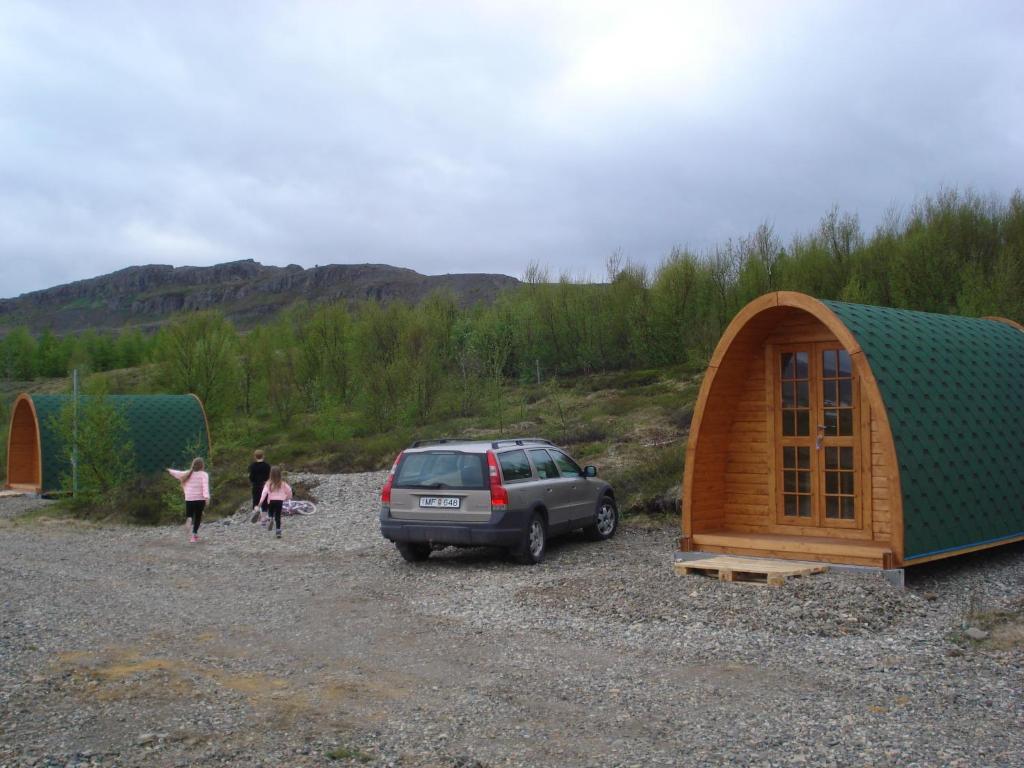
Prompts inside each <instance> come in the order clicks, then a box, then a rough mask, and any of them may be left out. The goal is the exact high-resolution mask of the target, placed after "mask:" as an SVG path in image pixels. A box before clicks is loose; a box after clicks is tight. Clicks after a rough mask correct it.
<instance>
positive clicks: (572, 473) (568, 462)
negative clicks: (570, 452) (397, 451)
mask: <svg viewBox="0 0 1024 768" xmlns="http://www.w3.org/2000/svg"><path fill="white" fill-rule="evenodd" d="M548 453H550V454H551V457H552V458H553V459H554V460H555V464H557V465H558V474H560V475H561V476H562V477H583V470H582V469H580V465H579V464H577V463H576V462H575V461H573V460H572V459H570V458H569V457H568V456H566V455H565V454H564V453H562V452H561V451H548Z"/></svg>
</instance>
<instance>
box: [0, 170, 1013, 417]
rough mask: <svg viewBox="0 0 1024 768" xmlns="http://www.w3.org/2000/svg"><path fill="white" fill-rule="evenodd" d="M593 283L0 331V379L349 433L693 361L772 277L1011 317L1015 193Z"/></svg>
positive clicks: (784, 283) (840, 224) (762, 232)
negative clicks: (268, 314) (595, 376)
mask: <svg viewBox="0 0 1024 768" xmlns="http://www.w3.org/2000/svg"><path fill="white" fill-rule="evenodd" d="M606 268H607V275H606V280H607V282H601V283H595V282H591V281H590V280H589V279H585V277H584V276H573V275H569V274H562V275H560V276H558V277H555V276H553V275H551V274H549V272H548V271H547V270H546V269H545V268H544V267H542V266H541V265H539V264H533V265H531V266H530V267H529V268H528V269H527V270H526V273H525V274H524V276H523V285H521V286H519V287H517V288H516V289H513V290H510V291H507V292H505V293H503V294H502V295H500V296H499V297H498V299H497V300H496V301H495V302H494V303H493V304H491V305H489V306H476V307H471V308H464V307H460V306H459V305H458V303H457V301H456V300H455V298H454V297H453V296H451V295H446V294H436V295H433V296H431V297H429V298H428V299H427V300H425V301H423V302H421V303H420V304H418V305H416V306H409V305H407V304H403V303H400V302H395V303H390V304H387V305H382V304H380V303H377V302H365V303H363V304H359V305H357V306H354V307H353V306H348V305H345V304H320V305H307V304H299V305H296V306H293V307H292V308H290V309H288V310H286V311H284V312H282V313H281V314H279V315H277V316H276V317H274V318H273V319H271V320H269V321H268V322H266V323H264V324H262V325H260V326H258V327H256V328H254V329H253V330H251V331H249V332H246V333H240V332H238V330H237V329H236V328H235V327H234V326H233V324H232V323H231V322H230V321H229V320H228V319H227V318H225V317H224V316H223V315H221V314H220V313H218V312H216V311H207V312H197V313H191V314H184V315H180V316H178V317H176V318H174V319H173V320H172V321H171V322H170V323H169V324H168V325H167V326H165V327H164V328H163V329H161V330H160V331H159V332H157V333H156V334H155V335H152V336H143V335H142V334H140V333H138V332H136V331H126V332H123V333H120V334H116V335H103V334H98V333H91V332H88V333H85V334H81V335H79V336H68V337H62V338H58V337H55V336H53V335H52V334H49V333H44V334H43V335H42V336H40V337H39V338H34V337H33V336H32V335H31V334H29V333H28V331H27V330H25V329H18V330H15V331H13V332H11V333H9V334H8V335H7V336H6V337H5V338H4V339H3V341H2V343H0V375H2V376H3V377H5V378H11V379H29V378H32V377H34V376H58V375H66V373H67V372H68V370H69V368H71V367H74V366H76V365H77V366H80V367H84V368H86V369H87V370H92V371H103V370H109V369H111V368H115V367H126V366H135V365H140V364H142V363H151V364H152V366H151V368H152V370H153V378H152V380H151V382H150V384H149V385H150V386H152V387H154V388H159V389H162V390H163V391H176V392H195V393H196V394H197V395H199V396H200V397H201V398H202V399H203V401H204V402H205V403H206V405H207V408H208V410H209V412H210V413H211V417H212V418H214V419H220V418H231V417H233V416H257V417H263V416H266V415H268V414H269V415H271V416H272V417H274V418H279V419H282V420H287V419H289V418H290V417H292V416H293V415H295V414H297V413H329V412H332V411H339V412H340V411H347V412H352V411H358V412H360V413H362V414H363V416H364V420H365V424H364V428H365V430H366V431H367V432H371V431H374V430H378V431H380V430H385V429H387V428H389V427H391V426H394V425H398V424H408V425H416V424H424V423H428V422H430V421H433V420H441V419H445V418H450V417H456V416H468V415H474V414H481V413H485V412H486V413H492V414H493V415H494V419H495V421H496V426H498V427H501V426H502V422H503V421H504V419H505V418H506V415H505V413H504V410H503V409H504V404H503V401H502V392H503V390H504V387H505V384H506V383H507V382H509V381H520V382H529V381H534V380H537V379H538V378H539V379H541V380H548V379H550V378H552V377H571V376H575V375H580V374H588V373H593V372H600V371H612V370H626V369H642V368H649V367H664V366H676V365H689V366H692V367H695V368H697V367H701V366H702V365H703V364H704V363H705V362H706V361H707V359H708V357H709V356H710V354H711V352H712V351H713V349H714V346H715V344H716V342H717V340H718V338H719V336H720V335H721V333H722V331H723V330H724V328H725V326H726V325H727V324H728V322H729V320H731V318H732V317H733V316H734V315H735V313H736V312H737V311H738V310H739V309H740V308H741V307H742V306H743V305H744V304H746V303H747V302H748V301H750V300H751V299H753V298H755V297H757V296H759V295H761V294H763V293H765V292H767V291H772V290H795V291H802V292H805V293H809V294H811V295H814V296H817V297H819V298H823V299H841V300H846V301H853V302H858V303H867V304H878V305H883V306H894V307H904V308H909V309H918V310H924V311H931V312H943V313H960V314H966V315H974V316H978V315H1002V316H1005V317H1009V318H1012V319H1014V320H1018V321H1021V320H1024V198H1022V196H1021V194H1020V192H1017V193H1015V194H1014V195H1012V196H1011V197H1010V199H1009V200H1007V201H999V200H995V199H991V198H985V197H982V196H980V195H977V194H975V193H973V192H970V191H968V192H961V191H957V190H945V191H942V192H940V193H938V194H937V195H934V196H931V197H927V198H925V199H923V200H921V201H920V202H918V203H917V204H916V205H914V206H913V207H912V208H911V209H910V210H909V211H908V212H907V213H906V214H903V215H900V214H898V213H896V212H892V213H890V214H889V215H887V217H886V218H885V220H884V221H883V223H882V224H881V225H879V226H878V227H877V228H876V229H875V231H874V232H873V233H871V234H869V235H868V234H865V233H864V232H863V231H862V229H861V226H860V222H859V220H858V218H857V216H856V215H853V214H849V213H844V212H841V211H839V210H838V209H837V208H833V209H832V210H831V211H829V212H828V213H826V214H825V216H823V217H822V219H821V221H820V223H819V225H818V227H817V228H816V229H815V230H814V231H812V232H810V233H807V234H804V235H800V236H797V237H795V238H793V239H792V240H791V241H790V242H789V243H783V241H782V239H781V238H780V237H779V235H778V234H777V233H776V232H775V230H774V228H773V226H772V225H771V224H770V223H767V222H766V223H763V224H762V225H760V226H759V227H757V228H756V230H755V231H754V232H753V233H751V234H750V235H748V236H746V237H741V238H739V239H736V240H730V241H727V242H725V243H723V244H720V245H718V246H716V247H714V248H712V249H710V250H709V251H708V252H705V253H699V254H698V253H693V252H691V251H688V250H686V249H681V248H679V249H675V250H673V251H672V252H671V253H670V254H668V255H667V256H666V257H665V258H664V259H663V260H662V262H661V263H660V264H659V265H658V266H657V267H656V268H653V269H648V268H646V267H644V266H642V265H639V264H636V263H633V262H631V261H630V260H628V259H625V258H623V257H621V256H620V255H618V254H616V255H613V256H612V257H611V258H609V260H608V262H607V265H606Z"/></svg>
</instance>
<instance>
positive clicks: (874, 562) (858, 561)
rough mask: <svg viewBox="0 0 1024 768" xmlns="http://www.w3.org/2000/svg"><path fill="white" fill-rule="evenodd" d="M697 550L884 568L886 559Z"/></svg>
mask: <svg viewBox="0 0 1024 768" xmlns="http://www.w3.org/2000/svg"><path fill="white" fill-rule="evenodd" d="M694 550H695V551H700V552H709V553H722V554H730V555H750V556H751V557H775V558H779V559H780V560H801V561H806V560H807V559H808V558H810V557H813V558H816V559H818V560H822V561H823V562H829V563H839V564H843V565H865V566H869V567H872V568H882V567H883V565H884V563H885V560H884V557H855V556H852V555H844V556H842V557H838V556H834V555H829V556H823V555H821V556H819V555H817V554H815V553H813V552H783V551H781V550H772V549H747V550H745V549H737V548H735V547H715V546H709V545H702V546H700V547H694Z"/></svg>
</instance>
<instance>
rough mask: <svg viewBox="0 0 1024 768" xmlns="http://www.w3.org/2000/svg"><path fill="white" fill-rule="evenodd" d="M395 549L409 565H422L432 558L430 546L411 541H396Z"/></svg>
mask: <svg viewBox="0 0 1024 768" xmlns="http://www.w3.org/2000/svg"><path fill="white" fill-rule="evenodd" d="M395 547H396V548H397V549H398V553H399V554H400V555H401V556H402V559H403V560H405V562H407V563H421V562H423V561H424V560H426V559H427V558H428V557H430V545H429V544H416V543H413V542H411V541H396V542H395Z"/></svg>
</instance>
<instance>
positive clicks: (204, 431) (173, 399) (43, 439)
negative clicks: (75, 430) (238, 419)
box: [6, 394, 210, 493]
mask: <svg viewBox="0 0 1024 768" xmlns="http://www.w3.org/2000/svg"><path fill="white" fill-rule="evenodd" d="M71 397H72V396H71V395H29V394H21V395H18V398H17V399H16V400H15V401H14V405H13V407H12V408H11V423H10V430H9V432H8V434H7V483H6V487H7V488H13V489H17V490H25V491H33V492H35V493H49V492H53V491H59V490H61V485H62V478H63V476H64V475H66V474H68V472H69V471H70V465H69V463H68V458H67V454H68V452H67V450H66V449H65V447H64V446H63V445H62V443H61V437H60V434H59V430H58V429H57V428H56V424H55V420H56V418H57V417H58V416H59V414H60V413H61V410H62V409H63V408H64V407H65V406H66V405H67V404H68V403H69V402H70V401H71ZM92 399H93V398H92V397H90V396H88V395H82V396H80V397H79V402H80V403H81V405H82V407H83V408H84V407H87V406H88V404H89V402H90V401H91V400H92ZM105 399H106V400H107V401H108V402H109V403H111V404H112V405H113V406H114V407H115V408H116V409H117V410H118V412H119V413H120V414H121V416H122V417H123V418H124V422H125V428H126V434H125V435H124V439H125V440H129V441H131V444H132V453H133V457H134V464H135V467H134V468H135V470H136V471H137V472H140V473H149V472H156V471H159V470H161V469H163V468H164V467H169V466H183V465H184V464H185V463H186V462H188V461H189V460H191V459H192V458H193V456H195V455H201V456H205V457H206V458H207V459H209V457H210V430H209V425H208V423H207V420H206V411H205V409H204V408H203V404H202V403H201V402H200V400H199V398H198V397H196V396H195V395H111V396H109V397H107V398H105Z"/></svg>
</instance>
